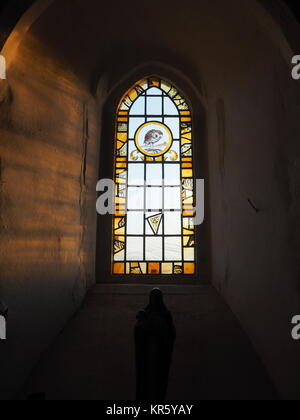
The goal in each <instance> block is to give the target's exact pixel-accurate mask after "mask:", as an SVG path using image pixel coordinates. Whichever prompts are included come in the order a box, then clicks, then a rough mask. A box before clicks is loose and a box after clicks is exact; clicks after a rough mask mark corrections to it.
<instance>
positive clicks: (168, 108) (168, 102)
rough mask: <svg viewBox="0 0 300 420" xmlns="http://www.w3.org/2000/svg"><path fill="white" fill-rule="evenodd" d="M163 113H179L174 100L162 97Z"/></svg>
mask: <svg viewBox="0 0 300 420" xmlns="http://www.w3.org/2000/svg"><path fill="white" fill-rule="evenodd" d="M164 113H165V114H166V115H179V112H178V110H177V108H176V106H175V104H174V102H173V101H172V99H170V98H169V97H165V98H164Z"/></svg>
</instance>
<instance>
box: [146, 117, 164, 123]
mask: <svg viewBox="0 0 300 420" xmlns="http://www.w3.org/2000/svg"><path fill="white" fill-rule="evenodd" d="M152 121H153V122H163V119H162V118H160V117H149V118H147V122H152Z"/></svg>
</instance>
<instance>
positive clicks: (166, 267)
mask: <svg viewBox="0 0 300 420" xmlns="http://www.w3.org/2000/svg"><path fill="white" fill-rule="evenodd" d="M161 272H162V274H173V264H172V263H163V264H162V268H161Z"/></svg>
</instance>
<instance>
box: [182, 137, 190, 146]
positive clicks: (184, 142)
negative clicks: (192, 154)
mask: <svg viewBox="0 0 300 420" xmlns="http://www.w3.org/2000/svg"><path fill="white" fill-rule="evenodd" d="M191 143H192V140H190V139H188V138H186V137H181V144H182V146H183V145H184V144H191Z"/></svg>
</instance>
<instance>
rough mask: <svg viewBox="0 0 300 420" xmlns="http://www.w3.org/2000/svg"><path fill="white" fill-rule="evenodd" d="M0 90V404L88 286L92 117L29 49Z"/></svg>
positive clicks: (44, 58)
mask: <svg viewBox="0 0 300 420" xmlns="http://www.w3.org/2000/svg"><path fill="white" fill-rule="evenodd" d="M27 41H28V42H27V43H26V47H24V48H22V47H21V48H20V50H19V51H18V55H17V58H16V60H15V62H14V65H13V66H12V68H11V70H10V72H9V75H8V79H7V81H1V82H0V83H1V85H0V88H1V99H0V139H1V141H0V157H1V161H0V162H1V167H0V168H1V172H0V188H1V194H0V195H1V218H0V224H1V236H0V260H1V273H0V276H1V282H0V297H1V300H4V301H5V303H6V305H7V306H8V308H9V319H8V340H7V342H6V343H3V344H2V343H1V346H0V371H1V377H2V378H6V379H5V381H1V384H0V398H6V397H11V396H13V395H14V394H15V393H16V391H17V389H18V387H19V386H20V384H21V383H22V381H23V380H24V378H25V377H26V375H27V373H28V372H29V370H30V368H31V367H32V365H33V363H34V362H35V361H36V359H37V357H38V356H39V354H40V352H41V350H43V349H44V348H46V346H47V345H48V344H49V342H50V341H51V339H52V338H53V337H54V336H55V335H56V334H57V333H58V332H59V331H60V329H61V328H62V327H63V326H64V325H65V323H66V322H67V320H68V319H69V318H70V317H71V316H72V314H73V313H74V311H76V309H77V308H78V307H79V306H80V304H81V302H82V299H83V297H84V296H85V292H86V291H87V289H88V288H89V287H90V286H91V284H93V283H94V281H95V278H94V264H95V218H96V213H95V202H96V192H95V185H96V179H97V166H98V156H97V155H98V153H97V150H98V147H99V145H98V139H99V121H98V109H97V106H96V104H95V102H94V101H93V99H92V98H91V97H90V95H88V94H87V93H86V91H85V90H84V88H83V87H82V86H80V83H79V82H78V81H76V80H75V79H74V77H73V76H72V74H71V73H69V72H66V71H64V69H63V68H60V67H59V66H58V64H57V62H55V61H54V60H53V59H52V58H51V56H49V55H47V49H45V46H43V45H41V46H40V45H39V43H38V41H37V40H35V39H28V40H27Z"/></svg>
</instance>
